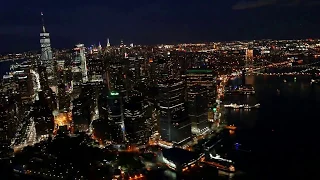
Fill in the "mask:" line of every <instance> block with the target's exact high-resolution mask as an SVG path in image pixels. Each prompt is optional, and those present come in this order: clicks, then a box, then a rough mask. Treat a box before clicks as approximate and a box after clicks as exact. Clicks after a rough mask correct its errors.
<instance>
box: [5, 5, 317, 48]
mask: <svg viewBox="0 0 320 180" xmlns="http://www.w3.org/2000/svg"><path fill="white" fill-rule="evenodd" d="M293 2H295V3H293ZM318 4H319V3H318V1H303V2H302V1H290V0H282V1H273V0H269V1H268V0H259V1H247V2H246V3H244V2H243V1H232V2H222V1H221V2H213V1H210V2H209V1H206V2H202V3H199V2H191V1H184V2H179V1H176V2H173V3H167V2H166V1H161V2H153V3H146V2H142V1H137V2H134V3H133V2H126V3H116V2H114V3H107V2H98V1H91V2H90V3H89V2H85V1H84V2H81V1H80V2H79V1H77V3H74V2H72V1H68V2H67V3H64V4H61V3H60V4H59V2H55V3H54V4H53V3H48V4H44V3H42V2H39V1H34V2H28V4H26V3H21V2H20V3H19V0H15V1H10V2H5V3H4V6H2V8H0V14H2V15H3V16H1V17H2V18H1V19H0V20H1V21H2V27H1V28H0V37H1V40H2V42H3V43H2V45H1V46H0V52H1V53H4V52H15V51H25V50H35V49H38V47H39V42H38V33H39V31H40V30H41V18H40V12H44V15H45V24H46V27H47V30H48V32H50V33H51V39H52V47H53V48H69V47H73V45H74V44H77V43H84V44H85V45H87V46H89V45H91V44H98V42H99V41H101V43H102V45H103V46H105V45H106V43H107V38H110V43H111V44H119V43H120V40H121V39H123V40H124V42H125V43H126V44H130V43H134V44H146V45H148V44H161V43H183V42H186V43H189V42H190V43H192V42H208V41H229V40H245V39H248V40H250V39H290V38H294V37H295V38H317V37H319V36H318V32H319V30H320V26H319V25H318V24H317V23H316V22H317V14H316V13H317V11H316V10H317V7H318ZM270 12H272V13H270ZM84 14H85V15H84Z"/></svg>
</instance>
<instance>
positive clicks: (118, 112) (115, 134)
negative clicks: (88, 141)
mask: <svg viewBox="0 0 320 180" xmlns="http://www.w3.org/2000/svg"><path fill="white" fill-rule="evenodd" d="M108 111H109V113H108V114H109V116H108V120H107V121H108V126H109V129H110V135H111V141H112V142H114V143H117V144H121V143H123V142H124V140H125V139H124V138H125V128H124V117H123V105H122V97H121V96H120V94H119V93H118V92H111V93H110V95H109V96H108Z"/></svg>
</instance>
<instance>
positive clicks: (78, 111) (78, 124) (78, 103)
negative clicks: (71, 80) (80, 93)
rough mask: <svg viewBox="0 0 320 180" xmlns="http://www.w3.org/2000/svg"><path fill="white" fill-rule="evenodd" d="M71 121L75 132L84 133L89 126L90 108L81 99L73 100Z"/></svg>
mask: <svg viewBox="0 0 320 180" xmlns="http://www.w3.org/2000/svg"><path fill="white" fill-rule="evenodd" d="M72 104H73V109H72V120H73V126H74V130H75V131H80V132H86V131H88V130H89V126H90V111H89V109H90V106H89V104H88V103H87V102H86V101H85V100H84V99H83V98H78V99H75V100H73V102H72Z"/></svg>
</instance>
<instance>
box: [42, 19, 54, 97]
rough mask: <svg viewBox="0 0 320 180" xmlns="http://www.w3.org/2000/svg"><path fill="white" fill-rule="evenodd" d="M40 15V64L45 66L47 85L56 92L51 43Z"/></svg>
mask: <svg viewBox="0 0 320 180" xmlns="http://www.w3.org/2000/svg"><path fill="white" fill-rule="evenodd" d="M41 17H42V32H41V33H40V45H41V60H40V61H41V62H40V64H41V65H43V66H44V67H46V71H47V74H48V83H49V87H50V88H51V89H52V90H53V91H54V92H55V93H57V90H56V87H55V86H56V82H55V72H54V70H55V69H54V65H55V64H54V60H53V56H52V50H51V43H50V33H49V32H47V31H46V28H45V26H44V19H43V13H41Z"/></svg>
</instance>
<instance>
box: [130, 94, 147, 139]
mask: <svg viewBox="0 0 320 180" xmlns="http://www.w3.org/2000/svg"><path fill="white" fill-rule="evenodd" d="M124 107H125V108H124V124H125V127H126V139H127V141H129V143H130V144H135V145H145V144H146V143H147V142H148V139H149V137H150V136H148V134H149V133H148V132H149V131H150V129H147V126H146V125H147V124H146V117H145V114H146V109H145V107H144V103H143V96H142V94H141V93H139V92H137V91H132V92H130V95H129V98H128V101H127V102H126V103H125V106H124Z"/></svg>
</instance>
